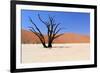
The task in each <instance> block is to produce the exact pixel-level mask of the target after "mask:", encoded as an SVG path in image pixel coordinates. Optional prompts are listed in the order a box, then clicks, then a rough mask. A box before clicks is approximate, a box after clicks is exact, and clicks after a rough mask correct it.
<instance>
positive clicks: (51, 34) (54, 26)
mask: <svg viewBox="0 0 100 73" xmlns="http://www.w3.org/2000/svg"><path fill="white" fill-rule="evenodd" d="M38 18H39V20H40V21H41V22H42V23H43V24H44V25H45V26H46V28H47V35H48V45H47V46H46V43H45V38H44V35H43V34H42V32H41V31H40V29H39V28H38V27H37V26H36V24H35V23H34V22H33V21H32V19H31V18H30V17H29V19H30V21H31V23H32V24H33V25H34V26H32V27H30V28H31V29H30V31H31V32H33V33H34V34H35V35H36V36H37V37H38V38H39V39H40V41H41V43H42V45H43V46H44V47H45V48H51V47H52V43H53V41H54V39H56V38H58V37H60V36H61V35H63V33H61V34H59V31H61V30H62V28H58V27H59V25H60V23H56V21H55V19H54V17H51V16H48V20H47V21H44V20H43V19H42V18H41V16H40V15H39V14H38ZM34 27H35V28H36V30H35V28H34Z"/></svg>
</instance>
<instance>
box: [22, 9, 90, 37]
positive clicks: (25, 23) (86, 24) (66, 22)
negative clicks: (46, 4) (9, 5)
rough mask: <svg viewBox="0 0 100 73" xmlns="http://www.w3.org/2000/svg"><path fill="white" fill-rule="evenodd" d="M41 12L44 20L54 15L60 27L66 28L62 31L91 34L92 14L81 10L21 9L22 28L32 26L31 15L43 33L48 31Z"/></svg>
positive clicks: (26, 28)
mask: <svg viewBox="0 0 100 73" xmlns="http://www.w3.org/2000/svg"><path fill="white" fill-rule="evenodd" d="M38 14H40V16H41V18H42V19H43V20H45V21H46V20H48V16H54V17H55V20H56V22H57V23H61V24H60V26H59V27H62V28H65V29H64V30H62V31H60V33H77V34H83V35H89V34H90V14H89V13H82V12H81V13H80V12H58V11H57V12H56V11H38V10H21V25H22V29H25V30H28V29H29V26H32V24H31V22H30V21H29V17H31V18H32V20H33V22H34V23H35V24H36V25H37V26H38V28H39V29H40V30H41V31H42V33H44V34H45V33H46V31H47V29H46V27H45V25H44V24H43V23H42V22H41V21H40V20H39V18H38Z"/></svg>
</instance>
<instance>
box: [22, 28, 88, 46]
mask: <svg viewBox="0 0 100 73" xmlns="http://www.w3.org/2000/svg"><path fill="white" fill-rule="evenodd" d="M21 33H22V35H21V39H22V43H24V44H25V43H26V44H27V43H40V40H39V38H38V37H37V36H36V35H35V34H34V33H32V32H30V31H27V30H23V29H22V31H21ZM45 40H46V42H47V36H45ZM89 42H90V37H89V36H86V35H80V34H75V33H64V34H63V35H62V36H60V37H59V38H57V39H55V40H54V41H53V43H89Z"/></svg>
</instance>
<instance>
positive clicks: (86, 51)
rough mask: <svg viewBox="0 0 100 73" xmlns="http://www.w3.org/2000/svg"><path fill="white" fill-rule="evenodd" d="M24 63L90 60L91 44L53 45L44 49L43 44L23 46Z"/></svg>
mask: <svg viewBox="0 0 100 73" xmlns="http://www.w3.org/2000/svg"><path fill="white" fill-rule="evenodd" d="M21 54H22V63H34V62H60V61H79V60H89V59H90V45H89V43H69V44H53V48H43V47H42V45H41V44H22V53H21Z"/></svg>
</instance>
